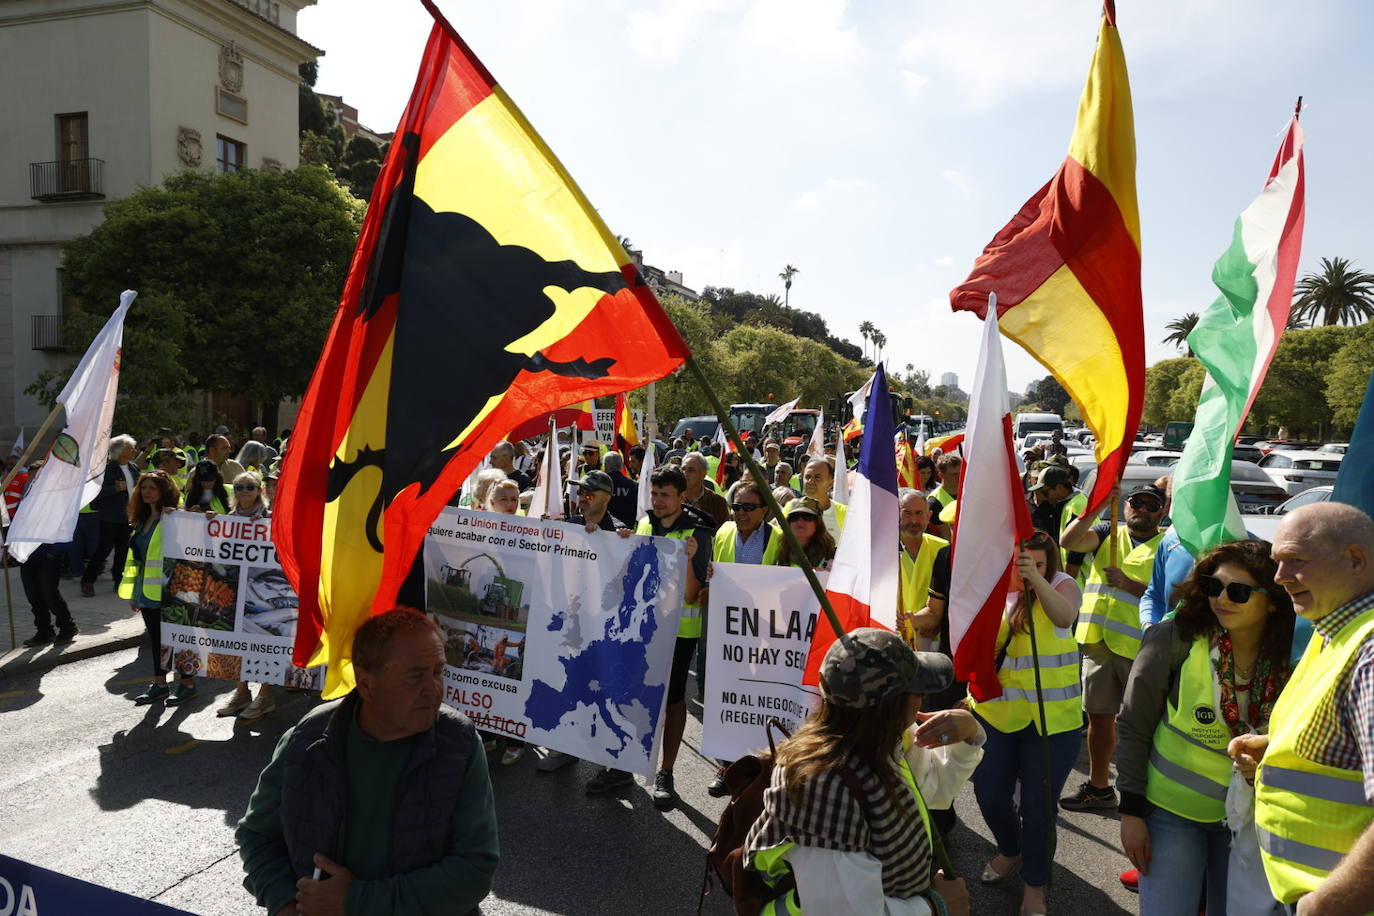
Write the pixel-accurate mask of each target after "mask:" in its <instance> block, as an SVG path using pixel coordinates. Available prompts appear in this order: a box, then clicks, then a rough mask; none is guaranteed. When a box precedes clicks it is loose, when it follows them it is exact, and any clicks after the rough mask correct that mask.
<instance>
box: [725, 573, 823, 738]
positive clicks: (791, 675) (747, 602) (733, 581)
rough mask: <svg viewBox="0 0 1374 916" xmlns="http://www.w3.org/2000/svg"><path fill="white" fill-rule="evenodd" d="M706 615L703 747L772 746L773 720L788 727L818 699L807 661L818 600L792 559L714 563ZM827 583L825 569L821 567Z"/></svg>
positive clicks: (806, 712)
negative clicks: (805, 670) (806, 681)
mask: <svg viewBox="0 0 1374 916" xmlns="http://www.w3.org/2000/svg"><path fill="white" fill-rule="evenodd" d="M713 568H714V571H713V572H712V574H711V596H710V602H711V603H710V607H709V608H708V609H707V615H706V667H707V670H709V671H710V676H709V677H708V678H707V682H706V684H707V687H706V701H705V704H704V709H703V712H702V720H701V725H702V738H701V753H702V754H703V755H704V756H706V757H715V758H717V759H719V760H737V759H738V758H740V757H743V756H744V755H745V754H750V753H753V752H754V751H757V750H759V749H760V748H764V747H767V746H768V737H767V732H766V730H765V729H766V727H767V724H768V720H769V719H772V718H776V719H778V721H780V722H781V723H782V724H783V727H785V728H786V729H787V730H788V731H789V732H796V730H797V726H798V725H800V724H801V722H802V720H803V719H804V718H806V716H807V714H808V713H809V712H811V710H813V709H814V708H815V707H816V706H817V705H818V704H819V703H820V696H821V695H820V690H819V689H817V688H815V687H806V686H803V685H802V667H803V666H804V665H805V664H806V653H807V650H808V649H809V648H810V646H811V634H812V633H813V632H814V631H815V629H816V616H817V614H818V613H819V611H820V602H819V601H818V600H817V598H816V593H815V592H814V591H812V589H811V586H810V585H808V584H807V582H806V576H805V575H804V574H803V573H802V571H801V570H800V569H797V568H796V567H793V566H754V565H751V564H744V563H716V564H713ZM817 575H818V576H819V578H820V580H821V584H825V580H826V573H824V572H820V573H817Z"/></svg>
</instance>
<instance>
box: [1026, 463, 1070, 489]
mask: <svg viewBox="0 0 1374 916" xmlns="http://www.w3.org/2000/svg"><path fill="white" fill-rule="evenodd" d="M1058 486H1065V487H1072V486H1073V481H1072V480H1071V479H1070V478H1069V472H1068V471H1066V470H1064V469H1063V468H1061V467H1055V466H1054V465H1050V466H1048V467H1044V468H1041V469H1040V473H1039V475H1038V476H1037V477H1036V478H1035V483H1034V485H1032V486H1031V488H1030V492H1032V493H1034V492H1035V491H1036V490H1043V489H1044V488H1045V487H1058Z"/></svg>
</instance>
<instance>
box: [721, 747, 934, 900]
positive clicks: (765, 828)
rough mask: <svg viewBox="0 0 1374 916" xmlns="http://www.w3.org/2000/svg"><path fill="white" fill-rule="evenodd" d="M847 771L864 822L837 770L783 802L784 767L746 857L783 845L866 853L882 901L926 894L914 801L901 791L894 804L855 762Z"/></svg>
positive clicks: (927, 863)
mask: <svg viewBox="0 0 1374 916" xmlns="http://www.w3.org/2000/svg"><path fill="white" fill-rule="evenodd" d="M896 765H897V764H896V758H895V756H894V758H893V766H894V767H895V766H896ZM849 766H850V769H852V770H853V771H854V773H855V775H856V776H858V778H859V784H860V785H861V786H863V788H864V792H865V797H866V798H867V801H868V817H865V816H864V809H863V807H861V806H860V804H859V801H858V800H857V799H856V798H854V793H853V792H851V791H850V789H849V787H848V786H847V785H846V784H845V782H844V780H843V778H842V777H841V776H840V774H839V771H837V770H828V771H825V772H823V773H821V774H820V775H818V776H817V777H816V778H814V779H811V780H808V781H806V782H804V783H803V784H802V785H801V787H800V791H799V793H798V795H799V798H798V800H797V802H796V803H793V802H792V800H791V799H789V798H788V797H787V789H786V784H785V781H784V768H783V767H782V766H777V767H774V769H773V778H772V780H771V782H770V783H769V786H768V788H767V789H766V790H764V793H763V813H762V814H761V815H759V819H758V820H757V821H755V822H754V826H753V827H751V828H750V829H749V833H748V835H747V836H746V837H745V841H744V847H745V851H746V856H748V855H749V854H752V853H754V852H757V851H759V850H763V849H771V848H772V847H775V846H779V845H781V844H783V843H795V844H796V845H798V846H810V847H815V848H819V849H833V850H836V851H837V852H868V853H871V854H872V855H873V857H874V858H876V859H877V860H878V861H879V862H880V863H882V866H883V893H884V894H885V895H886V896H888V897H899V898H909V897H914V896H916V895H917V894H920V893H922V892H923V891H926V890H928V889H929V888H930V873H931V849H930V838H929V837H928V836H926V829H925V824H924V823H923V822H922V821H921V811H920V808H919V807H918V806H917V804H916V799H915V798H913V797H912V795H911V793H910V792H908V791H905V786H903V787H902V790H900V791H898V792H897V793H896V795H897V797H896V798H895V799H894V798H892V797H891V796H890V795H889V793H888V791H887V789H886V788H884V787H883V785H882V783H881V782H880V781H879V780H878V775H877V774H876V773H875V772H873V770H872V768H870V767H868V766H866V765H865V764H863V763H861V762H860V761H858V760H854V759H851V760H850V762H849ZM894 802H895V805H894ZM805 905H806V903H805V901H802V906H805Z"/></svg>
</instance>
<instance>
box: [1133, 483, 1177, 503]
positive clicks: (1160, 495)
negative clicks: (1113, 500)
mask: <svg viewBox="0 0 1374 916" xmlns="http://www.w3.org/2000/svg"><path fill="white" fill-rule="evenodd" d="M1132 496H1153V497H1154V498H1155V499H1157V500H1159V504H1160V505H1161V506H1162V505H1164V504H1165V503H1166V502H1168V501H1169V497H1167V496H1165V495H1164V491H1163V490H1161V489H1160V488H1159V487H1157V486H1155V485H1154V484H1152V483H1147V484H1144V485H1143V486H1139V487H1136V488H1135V489H1134V490H1132V491H1131V492H1130V493H1128V494H1126V498H1127V499H1130V498H1131V497H1132Z"/></svg>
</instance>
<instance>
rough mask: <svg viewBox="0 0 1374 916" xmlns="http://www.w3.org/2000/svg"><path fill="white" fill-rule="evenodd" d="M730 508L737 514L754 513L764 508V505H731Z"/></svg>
mask: <svg viewBox="0 0 1374 916" xmlns="http://www.w3.org/2000/svg"><path fill="white" fill-rule="evenodd" d="M730 508H731V509H733V510H735V511H736V512H753V511H755V510H758V509H762V508H763V503H731V504H730Z"/></svg>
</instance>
